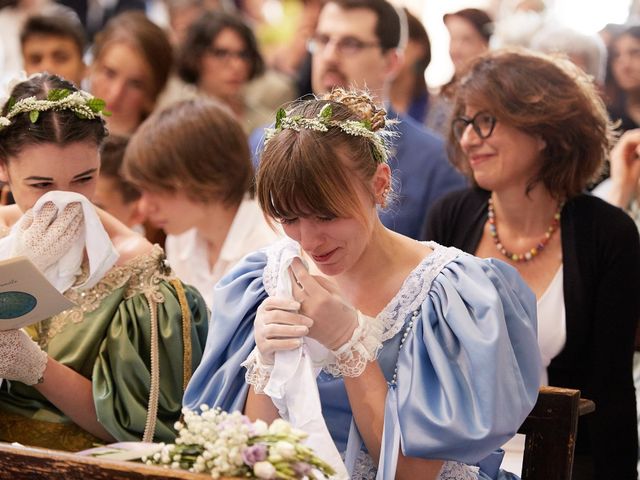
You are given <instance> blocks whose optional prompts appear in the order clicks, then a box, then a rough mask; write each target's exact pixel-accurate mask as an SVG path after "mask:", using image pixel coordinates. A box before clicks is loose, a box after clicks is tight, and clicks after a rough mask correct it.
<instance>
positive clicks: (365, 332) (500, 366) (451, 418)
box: [184, 90, 541, 480]
mask: <svg viewBox="0 0 640 480" xmlns="http://www.w3.org/2000/svg"><path fill="white" fill-rule="evenodd" d="M386 122H387V121H386V119H385V112H384V110H382V109H379V108H378V107H377V106H375V105H374V104H373V103H372V101H371V99H370V98H369V97H368V96H367V95H366V94H363V93H361V92H350V91H344V90H334V91H333V92H332V93H331V94H328V95H327V96H326V97H325V98H323V99H314V100H305V101H300V102H299V103H297V104H294V105H293V106H292V107H290V108H289V109H288V110H284V109H281V110H280V111H279V112H278V115H277V118H276V123H275V128H273V129H271V130H269V131H267V134H266V142H265V148H264V151H263V153H262V161H261V164H260V167H259V170H258V174H257V183H256V193H257V197H258V199H259V201H260V204H261V207H262V209H263V211H264V212H265V214H266V215H267V217H268V218H271V219H273V221H275V222H279V223H280V224H282V227H283V229H284V232H285V233H286V235H287V237H288V238H287V239H285V240H283V241H281V242H280V243H277V244H274V245H272V246H271V247H267V248H266V249H263V250H260V251H258V252H255V253H254V254H250V255H249V256H247V257H245V259H244V260H243V261H241V262H240V263H239V264H238V265H237V266H236V268H235V269H234V270H233V271H232V272H231V273H229V274H228V275H227V276H226V277H225V278H223V279H222V280H221V282H220V283H219V284H218V285H217V286H216V290H215V293H214V295H215V302H214V304H215V308H214V311H213V314H212V315H213V316H212V322H213V323H212V331H214V332H215V335H210V336H209V338H208V341H207V347H206V352H205V356H204V358H203V361H202V363H201V365H200V367H199V368H198V370H197V371H196V372H195V374H194V376H193V378H192V380H191V382H190V384H189V387H188V389H187V392H186V396H185V401H184V403H185V405H186V406H188V407H190V408H196V407H198V406H199V405H201V404H203V403H206V404H208V405H211V406H218V407H221V408H223V409H226V410H243V411H244V412H245V413H246V414H247V415H249V416H250V417H251V418H261V419H263V420H266V421H270V420H273V419H275V418H277V417H278V409H277V408H276V407H275V405H274V403H273V401H272V399H271V398H270V396H268V395H264V394H263V392H264V388H265V386H266V385H267V384H268V382H269V380H270V375H271V373H272V372H273V368H274V367H273V364H274V358H276V364H277V356H278V355H279V353H280V352H282V351H291V350H295V349H297V348H299V347H300V346H301V345H302V343H303V341H304V342H307V341H308V339H313V341H314V342H315V344H316V345H318V344H319V345H320V346H321V347H322V348H324V349H325V352H326V353H327V354H326V355H325V356H324V357H323V359H324V360H323V363H322V364H321V365H318V364H317V363H316V367H318V366H319V367H321V368H320V369H318V370H319V374H318V375H317V378H316V379H315V384H317V389H318V392H319V398H320V403H321V406H322V415H323V417H324V421H325V422H326V425H327V427H328V431H329V433H330V435H331V438H332V439H333V442H334V443H335V446H336V448H337V450H338V451H339V452H341V453H342V454H343V456H346V457H347V460H349V458H348V457H354V453H353V452H354V450H355V452H356V453H355V457H354V459H352V460H353V461H346V463H347V466H348V468H349V469H350V471H349V476H350V477H351V478H376V476H377V478H384V479H391V478H423V479H460V480H462V479H464V480H466V479H478V478H479V479H498V478H501V479H505V478H512V477H511V475H510V474H508V473H506V472H503V471H501V470H500V469H499V465H500V460H501V454H500V451H499V450H498V448H499V447H500V445H502V444H503V443H504V442H505V441H506V440H507V439H509V438H510V437H511V436H513V435H514V433H515V432H516V430H517V429H518V427H519V426H520V424H521V423H522V421H523V420H524V419H525V417H526V416H527V414H528V413H529V411H530V410H531V408H532V407H533V405H534V403H535V401H536V398H537V393H538V388H539V378H540V368H541V367H540V358H539V352H538V347H537V342H536V312H535V297H534V295H533V294H532V292H531V291H530V290H529V288H528V287H527V286H526V285H525V283H524V282H523V281H522V280H521V279H520V277H519V275H518V274H517V272H516V271H515V269H513V268H512V267H510V266H508V265H506V264H505V263H502V262H501V261H498V260H491V259H485V260H483V259H478V258H476V257H473V256H471V255H468V254H465V253H462V252H461V251H459V250H457V249H453V248H446V247H442V246H440V245H438V244H436V243H432V242H427V243H423V242H418V241H415V240H413V239H410V238H407V237H404V236H402V235H400V234H398V233H395V232H393V231H391V230H389V229H387V228H385V227H384V226H383V225H382V223H381V222H380V220H379V218H378V211H377V210H378V208H386V207H387V203H390V204H392V198H391V196H392V182H391V176H390V169H389V166H388V165H387V163H386V160H387V156H388V152H387V150H386V145H387V142H386V141H385V138H386V137H387V136H389V135H393V133H392V129H390V128H389V127H390V125H385V123H386ZM391 208H392V207H391ZM292 252H293V254H292ZM292 257H293V260H292ZM289 262H290V267H288V268H287V265H288V264H289ZM283 271H284V272H285V274H284V275H285V276H289V278H290V282H289V283H290V289H289V293H290V296H289V295H283V294H282V289H281V288H280V282H281V281H282V279H283V278H282V277H283ZM285 280H286V279H285ZM285 283H286V282H285ZM243 367H244V368H243ZM245 368H246V370H245ZM318 370H316V371H318ZM314 387H315V385H314ZM309 398H311V392H310V397H309ZM354 446H355V449H354Z"/></svg>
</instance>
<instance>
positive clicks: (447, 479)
mask: <svg viewBox="0 0 640 480" xmlns="http://www.w3.org/2000/svg"><path fill="white" fill-rule="evenodd" d="M479 472H480V469H479V468H478V467H472V466H470V465H467V464H464V463H460V462H444V464H443V465H442V468H441V469H440V473H439V474H438V478H437V479H436V480H478V478H480V473H479Z"/></svg>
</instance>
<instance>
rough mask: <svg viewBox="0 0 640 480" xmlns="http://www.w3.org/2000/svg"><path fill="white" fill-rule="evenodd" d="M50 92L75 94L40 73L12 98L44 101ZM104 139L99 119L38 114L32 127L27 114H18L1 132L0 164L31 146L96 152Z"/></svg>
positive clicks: (59, 80) (63, 82)
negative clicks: (85, 147)
mask: <svg viewBox="0 0 640 480" xmlns="http://www.w3.org/2000/svg"><path fill="white" fill-rule="evenodd" d="M52 89H68V90H70V91H71V92H76V91H78V88H77V87H76V86H74V85H73V84H72V83H70V82H68V81H66V80H63V79H62V78H60V77H58V76H57V75H52V74H50V73H40V74H37V75H34V76H32V77H30V78H29V79H28V80H25V81H24V82H21V83H19V84H18V85H16V86H15V87H14V88H13V90H12V91H11V98H12V99H14V100H15V101H16V102H17V101H20V100H22V99H24V98H28V97H36V98H37V99H39V100H44V99H46V98H47V94H48V92H49V91H50V90H52ZM10 103H11V102H7V104H5V105H4V107H3V109H2V115H3V116H6V115H7V113H8V112H9V106H10ZM106 135H107V130H106V128H105V125H104V120H102V118H96V119H93V120H88V119H82V118H80V117H78V116H77V115H76V114H75V113H74V112H73V111H71V110H59V111H52V110H47V111H44V112H40V115H39V116H38V120H37V121H36V122H35V123H32V122H31V120H30V119H29V112H24V113H20V114H18V115H16V116H15V117H13V118H12V119H11V125H9V126H7V127H4V128H3V129H2V130H0V162H2V163H7V162H8V159H9V158H10V157H12V156H15V155H17V154H18V153H19V152H20V151H21V150H22V149H23V148H24V147H27V146H30V145H41V144H44V143H55V144H57V145H62V146H64V145H68V144H70V143H75V142H89V143H94V144H95V145H96V148H98V147H99V146H100V145H101V144H102V141H103V140H104V138H105V137H106Z"/></svg>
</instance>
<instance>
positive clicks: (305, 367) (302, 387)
mask: <svg viewBox="0 0 640 480" xmlns="http://www.w3.org/2000/svg"><path fill="white" fill-rule="evenodd" d="M299 256H300V252H299V251H296V250H293V249H290V250H286V251H285V252H283V254H282V257H281V259H280V271H279V272H278V282H277V286H276V295H278V296H281V297H285V298H286V297H289V298H293V295H292V290H291V277H290V276H289V266H290V265H291V262H292V261H293V259H294V258H295V257H299ZM330 355H333V354H332V353H331V351H329V350H328V349H327V348H326V347H324V346H323V345H322V344H320V343H318V342H316V341H315V340H313V339H312V338H305V339H304V341H303V343H302V346H300V347H299V348H296V349H295V350H288V351H281V352H276V353H275V361H274V365H273V370H272V372H271V376H270V378H269V382H268V383H267V385H266V387H265V389H264V392H265V393H266V394H267V395H269V396H270V397H271V400H272V401H273V403H274V405H275V406H276V407H277V408H278V411H279V413H280V416H281V417H282V418H284V419H285V420H287V421H288V422H289V423H291V424H292V425H293V426H294V427H295V428H299V429H300V430H303V431H305V432H306V433H307V434H308V435H309V437H308V438H307V440H306V444H307V445H308V446H309V447H311V448H313V450H314V451H315V452H316V453H317V454H318V456H319V457H320V458H322V459H323V460H324V461H325V462H327V463H328V464H329V465H331V466H332V467H333V469H334V470H335V471H336V474H335V476H334V477H332V478H338V479H348V478H349V474H348V473H347V469H346V468H345V466H344V462H343V461H342V458H341V457H340V452H338V449H337V448H336V446H335V443H334V442H333V439H332V438H331V434H330V433H329V430H328V429H327V425H326V423H325V421H324V417H323V416H322V406H321V404H320V394H319V393H318V384H317V383H316V377H317V375H318V373H320V369H319V368H317V367H314V365H322V363H323V362H324V361H325V359H326V358H327V357H328V356H330Z"/></svg>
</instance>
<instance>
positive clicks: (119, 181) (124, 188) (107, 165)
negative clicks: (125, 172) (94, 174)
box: [100, 135, 140, 203]
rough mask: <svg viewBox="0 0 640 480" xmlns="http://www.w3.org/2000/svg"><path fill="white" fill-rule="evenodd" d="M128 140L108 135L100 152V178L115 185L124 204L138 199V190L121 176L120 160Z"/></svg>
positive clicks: (119, 136)
mask: <svg viewBox="0 0 640 480" xmlns="http://www.w3.org/2000/svg"><path fill="white" fill-rule="evenodd" d="M128 143H129V139H128V138H127V137H123V136H121V135H109V136H108V137H107V139H106V140H105V141H104V144H103V145H102V149H101V151H100V176H101V177H106V178H110V179H111V180H113V181H114V182H115V184H116V187H117V189H118V191H119V192H120V196H121V197H122V200H123V201H124V203H131V202H134V201H136V200H138V199H139V198H140V190H138V189H137V188H136V187H134V186H133V185H132V184H131V183H130V182H127V181H126V180H125V179H124V177H123V176H122V172H121V170H122V160H123V158H124V152H125V150H126V148H127V144H128Z"/></svg>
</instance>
